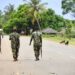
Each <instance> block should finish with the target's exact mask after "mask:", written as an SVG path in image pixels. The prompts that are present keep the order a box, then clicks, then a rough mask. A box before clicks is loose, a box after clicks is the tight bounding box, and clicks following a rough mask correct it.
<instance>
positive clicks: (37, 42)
mask: <svg viewBox="0 0 75 75" xmlns="http://www.w3.org/2000/svg"><path fill="white" fill-rule="evenodd" d="M32 40H33V41H34V42H33V47H34V53H35V58H36V61H38V60H39V55H40V50H42V34H41V32H40V31H39V30H38V29H37V30H35V31H34V32H33V33H32V36H31V39H30V44H29V45H31V42H32Z"/></svg>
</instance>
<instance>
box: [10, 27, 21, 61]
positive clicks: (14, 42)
mask: <svg viewBox="0 0 75 75" xmlns="http://www.w3.org/2000/svg"><path fill="white" fill-rule="evenodd" d="M9 40H11V48H12V53H13V59H14V61H17V58H18V52H19V47H20V40H19V34H18V33H17V32H16V28H14V29H13V33H11V34H10V37H9Z"/></svg>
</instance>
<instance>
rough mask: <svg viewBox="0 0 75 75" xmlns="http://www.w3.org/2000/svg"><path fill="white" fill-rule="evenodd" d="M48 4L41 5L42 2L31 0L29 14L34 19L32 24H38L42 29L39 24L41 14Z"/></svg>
mask: <svg viewBox="0 0 75 75" xmlns="http://www.w3.org/2000/svg"><path fill="white" fill-rule="evenodd" d="M45 4H47V3H41V0H29V2H28V5H29V7H30V9H29V14H30V16H31V18H32V24H33V25H34V23H36V22H37V25H38V27H39V29H41V28H40V24H39V18H38V16H39V12H41V10H43V9H44V5H45Z"/></svg>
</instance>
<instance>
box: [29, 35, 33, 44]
mask: <svg viewBox="0 0 75 75" xmlns="http://www.w3.org/2000/svg"><path fill="white" fill-rule="evenodd" d="M32 40H33V35H32V36H31V39H30V43H29V45H31V42H32Z"/></svg>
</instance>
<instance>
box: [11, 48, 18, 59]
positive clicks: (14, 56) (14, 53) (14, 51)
mask: <svg viewBox="0 0 75 75" xmlns="http://www.w3.org/2000/svg"><path fill="white" fill-rule="evenodd" d="M18 52H19V49H18V48H16V49H12V53H13V58H14V59H17V58H18Z"/></svg>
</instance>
